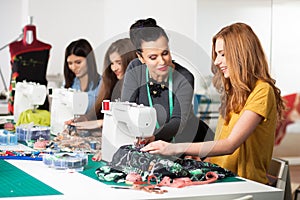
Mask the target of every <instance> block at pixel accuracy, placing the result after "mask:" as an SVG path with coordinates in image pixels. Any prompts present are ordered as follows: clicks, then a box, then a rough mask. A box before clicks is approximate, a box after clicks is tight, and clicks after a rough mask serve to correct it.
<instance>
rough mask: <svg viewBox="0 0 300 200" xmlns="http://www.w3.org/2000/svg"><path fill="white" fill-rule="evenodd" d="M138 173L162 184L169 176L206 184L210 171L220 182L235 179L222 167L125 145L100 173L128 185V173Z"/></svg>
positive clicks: (98, 172)
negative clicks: (126, 178)
mask: <svg viewBox="0 0 300 200" xmlns="http://www.w3.org/2000/svg"><path fill="white" fill-rule="evenodd" d="M131 172H136V173H138V174H140V175H141V176H142V179H143V181H146V180H147V178H148V176H149V175H154V176H155V177H156V178H157V180H158V182H160V181H161V180H162V179H163V178H164V177H165V176H167V177H170V178H171V179H175V178H181V177H188V178H190V179H191V180H192V181H205V180H206V177H205V175H206V173H207V172H215V173H217V174H218V179H222V178H225V177H230V176H235V175H234V174H233V173H232V172H231V171H229V170H227V169H224V168H221V167H220V166H218V165H215V164H212V163H209V162H203V161H196V160H192V159H180V158H178V157H175V156H162V155H158V154H150V153H148V152H141V151H140V150H139V149H137V148H135V147H134V146H132V145H124V146H122V147H120V148H119V149H118V151H117V152H116V153H115V154H114V156H113V159H112V162H110V163H108V164H107V165H106V166H102V167H100V168H98V169H97V170H96V172H95V173H96V174H97V176H98V178H99V179H100V180H102V181H115V182H124V181H125V177H126V175H127V174H129V173H131Z"/></svg>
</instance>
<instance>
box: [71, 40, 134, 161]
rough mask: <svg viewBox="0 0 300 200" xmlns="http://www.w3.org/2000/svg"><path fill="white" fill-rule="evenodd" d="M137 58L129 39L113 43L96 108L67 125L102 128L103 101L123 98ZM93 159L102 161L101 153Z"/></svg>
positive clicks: (105, 59)
mask: <svg viewBox="0 0 300 200" xmlns="http://www.w3.org/2000/svg"><path fill="white" fill-rule="evenodd" d="M136 57H137V55H136V53H135V47H134V46H133V44H132V43H131V41H130V39H129V38H123V39H119V40H117V41H115V42H113V43H112V44H111V45H110V46H109V48H108V49H107V51H106V53H105V56H104V68H103V74H102V83H101V86H100V90H99V94H98V97H97V100H96V103H95V106H94V108H92V109H91V110H90V111H89V112H88V113H87V114H86V115H83V116H81V117H80V118H77V119H76V123H74V120H69V121H67V122H66V124H71V125H74V126H76V128H77V129H78V130H80V129H97V128H101V127H102V124H103V114H102V113H101V109H102V101H103V100H115V99H119V98H120V97H121V89H122V85H123V77H124V74H125V71H126V68H127V66H128V64H129V63H130V61H132V60H133V59H135V58H136ZM92 159H93V160H94V161H100V160H101V153H100V152H98V153H96V154H95V155H94V156H93V158H92Z"/></svg>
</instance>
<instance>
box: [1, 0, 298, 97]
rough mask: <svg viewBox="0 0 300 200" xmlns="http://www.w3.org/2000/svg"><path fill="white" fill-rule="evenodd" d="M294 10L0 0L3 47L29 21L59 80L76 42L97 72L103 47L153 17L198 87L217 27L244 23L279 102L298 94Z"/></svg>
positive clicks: (193, 0) (253, 0)
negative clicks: (90, 50)
mask: <svg viewBox="0 0 300 200" xmlns="http://www.w3.org/2000/svg"><path fill="white" fill-rule="evenodd" d="M272 3H273V10H272ZM299 4H300V3H298V1H295V0H242V1H241V0H214V1H211V0H188V1H183V0H163V1H161V0H152V1H147V0H126V1H120V0H89V1H83V0H63V1H61V0H0V19H1V20H0V25H1V31H0V47H2V46H4V45H5V44H8V43H10V42H12V41H13V40H14V39H15V38H17V37H18V36H19V34H20V33H21V30H22V28H23V27H24V26H25V25H26V24H27V19H28V16H33V24H34V25H36V27H37V38H38V39H39V40H41V41H43V42H47V43H49V44H51V45H52V49H51V52H50V58H49V64H48V71H47V74H48V75H49V74H57V73H61V74H62V71H63V57H64V49H65V47H66V46H67V45H68V44H69V43H70V42H71V41H72V40H75V39H78V38H80V37H84V38H86V39H88V40H89V41H90V42H91V44H92V46H93V47H94V48H95V49H96V57H97V64H98V66H99V72H101V71H102V67H101V66H102V62H103V55H104V52H105V50H106V48H107V46H108V45H109V44H110V43H111V42H112V41H113V40H115V39H117V38H120V37H128V33H127V32H128V29H129V26H130V25H131V24H132V23H133V22H134V21H135V20H137V19H140V18H146V17H154V18H155V19H156V20H157V21H158V23H159V25H161V26H162V27H163V28H165V29H166V30H167V31H168V33H169V36H170V41H171V43H170V46H171V50H172V53H173V57H174V58H175V60H177V61H179V62H181V63H183V64H184V65H186V66H187V67H188V68H190V70H191V71H192V72H193V73H195V74H196V82H199V81H197V79H199V78H200V77H203V76H206V75H207V74H210V54H211V52H210V51H211V49H210V48H211V38H212V36H213V35H214V34H215V33H216V32H217V31H219V29H220V28H221V27H223V26H225V25H229V24H231V23H233V22H237V21H241V22H246V23H248V24H249V25H251V26H252V28H253V29H254V31H255V32H256V33H257V35H258V37H259V38H260V39H261V41H262V45H263V47H264V49H265V51H266V54H267V56H268V58H269V59H270V64H271V69H272V74H273V75H274V76H275V78H276V79H277V83H278V85H279V86H280V88H281V89H282V91H283V94H284V93H289V92H293V91H299V89H298V85H300V83H299V82H300V79H298V78H297V77H296V76H297V74H299V71H300V70H299V69H300V68H299V67H297V63H296V62H297V53H298V52H300V51H299V50H297V48H298V46H297V42H299V39H298V38H297V36H298V35H300V34H299V32H300V28H298V27H297V23H298V22H297V19H299V15H300V14H298V13H299V12H298V10H299V9H298V8H300V5H299ZM287 13H288V14H287ZM287 22H289V23H290V24H291V25H289V24H288V23H287ZM293 36H294V37H293ZM9 59H10V56H9V49H8V48H5V49H4V50H2V51H1V52H0V67H1V70H2V72H3V74H4V77H5V81H6V84H7V85H8V84H9V79H10V63H9ZM282 69H283V71H282ZM290 82H292V84H291V83H290ZM198 87H200V86H198V85H196V90H197V88H198ZM1 90H3V85H2V82H1V81H0V91H1Z"/></svg>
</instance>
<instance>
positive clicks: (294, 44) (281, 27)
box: [272, 0, 300, 95]
mask: <svg viewBox="0 0 300 200" xmlns="http://www.w3.org/2000/svg"><path fill="white" fill-rule="evenodd" d="M299 10H300V1H298V0H288V1H287V0H273V30H272V33H273V35H272V66H273V69H274V71H273V73H274V76H275V77H276V81H277V85H278V86H279V88H280V89H281V90H282V94H283V95H285V94H290V93H295V92H298V93H299V92H300V78H299V75H300V26H299V19H300V12H299Z"/></svg>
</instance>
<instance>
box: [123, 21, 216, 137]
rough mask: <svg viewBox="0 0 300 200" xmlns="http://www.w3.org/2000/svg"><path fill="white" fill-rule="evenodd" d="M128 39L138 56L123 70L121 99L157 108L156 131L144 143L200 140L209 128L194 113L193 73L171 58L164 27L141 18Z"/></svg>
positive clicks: (134, 25)
mask: <svg viewBox="0 0 300 200" xmlns="http://www.w3.org/2000/svg"><path fill="white" fill-rule="evenodd" d="M130 39H131V41H132V43H133V44H134V46H135V48H136V53H137V55H138V58H137V59H134V60H133V61H132V62H131V63H130V64H129V66H128V68H127V70H126V73H125V78H124V84H123V90H122V97H121V101H129V102H134V103H137V104H144V105H146V106H151V107H154V108H155V109H156V112H157V119H158V120H157V125H156V130H155V133H154V135H153V136H152V137H150V138H146V142H147V143H149V142H152V141H154V140H164V141H169V142H170V141H174V140H175V142H179V141H185V142H192V141H203V140H204V138H205V136H206V135H209V134H206V133H207V132H209V131H210V129H209V127H208V126H207V125H206V124H205V123H204V122H203V121H201V120H199V119H197V117H196V116H195V115H194V113H193V108H192V99H193V95H194V76H193V74H192V73H191V72H189V71H188V70H187V69H186V68H184V67H182V66H181V65H180V64H178V63H176V62H175V61H173V60H172V56H171V52H170V49H169V38H168V36H167V34H166V32H165V30H164V29H163V28H161V27H160V26H158V25H157V24H156V21H155V20H154V19H152V18H148V19H140V20H138V21H136V22H135V23H134V24H132V25H131V27H130ZM210 132H212V131H210ZM144 139H145V138H144ZM211 139H213V137H211Z"/></svg>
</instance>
